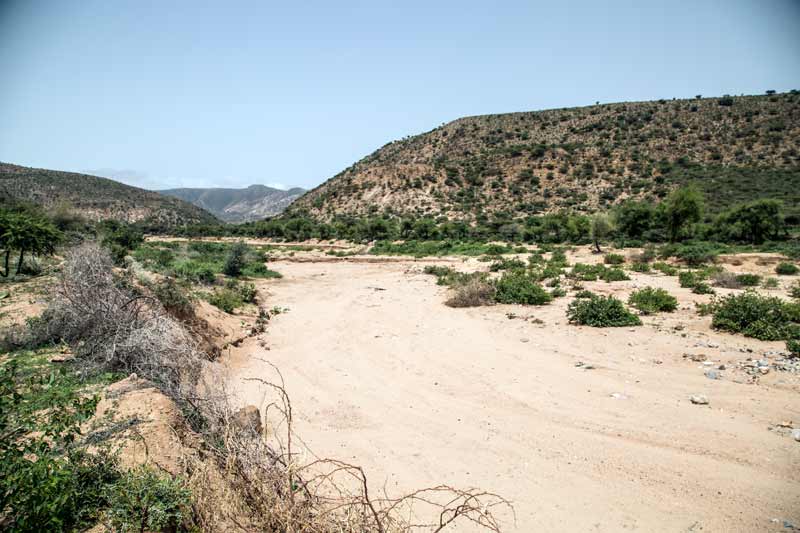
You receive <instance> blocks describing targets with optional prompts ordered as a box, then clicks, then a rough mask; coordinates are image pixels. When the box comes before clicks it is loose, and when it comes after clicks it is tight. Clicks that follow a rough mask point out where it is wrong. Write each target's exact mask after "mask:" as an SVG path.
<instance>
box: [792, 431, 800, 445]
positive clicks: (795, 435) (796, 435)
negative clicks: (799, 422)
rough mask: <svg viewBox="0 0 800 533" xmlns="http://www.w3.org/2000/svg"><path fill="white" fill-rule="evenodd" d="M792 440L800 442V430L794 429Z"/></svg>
mask: <svg viewBox="0 0 800 533" xmlns="http://www.w3.org/2000/svg"><path fill="white" fill-rule="evenodd" d="M792 438H793V439H794V440H796V441H797V442H800V428H794V429H793V430H792Z"/></svg>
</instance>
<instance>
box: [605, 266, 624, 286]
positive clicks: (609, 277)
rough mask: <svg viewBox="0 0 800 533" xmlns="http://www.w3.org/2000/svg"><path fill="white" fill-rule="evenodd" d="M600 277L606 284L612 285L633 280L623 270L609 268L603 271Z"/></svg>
mask: <svg viewBox="0 0 800 533" xmlns="http://www.w3.org/2000/svg"><path fill="white" fill-rule="evenodd" d="M600 277H601V278H602V280H603V281H605V282H606V283H611V282H612V281H626V280H629V279H631V278H629V277H628V275H627V274H626V273H625V271H624V270H622V269H621V268H607V269H605V270H603V272H602V274H601V275H600Z"/></svg>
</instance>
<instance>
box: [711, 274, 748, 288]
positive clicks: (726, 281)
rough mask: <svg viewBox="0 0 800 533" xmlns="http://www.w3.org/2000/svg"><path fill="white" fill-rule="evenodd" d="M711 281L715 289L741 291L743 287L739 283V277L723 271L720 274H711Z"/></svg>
mask: <svg viewBox="0 0 800 533" xmlns="http://www.w3.org/2000/svg"><path fill="white" fill-rule="evenodd" d="M711 279H712V280H713V281H714V286H715V287H722V288H724V289H741V288H742V287H743V285H742V283H741V282H740V281H739V277H738V276H737V275H736V274H734V273H733V272H728V271H724V270H723V271H722V272H717V273H715V274H713V275H712V276H711Z"/></svg>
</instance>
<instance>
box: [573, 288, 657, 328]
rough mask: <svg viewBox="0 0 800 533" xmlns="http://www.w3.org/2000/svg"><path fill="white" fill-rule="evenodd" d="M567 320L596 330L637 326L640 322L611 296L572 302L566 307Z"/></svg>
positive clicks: (593, 297) (592, 297) (593, 296)
mask: <svg viewBox="0 0 800 533" xmlns="http://www.w3.org/2000/svg"><path fill="white" fill-rule="evenodd" d="M567 318H568V319H569V321H570V322H572V323H574V324H580V325H584V326H592V327H596V328H605V327H623V326H639V325H641V323H642V321H641V320H640V319H639V317H637V316H636V315H634V314H633V313H631V312H630V311H628V309H626V308H625V304H623V303H622V302H621V301H619V300H618V299H616V298H614V297H613V296H597V295H592V296H591V297H589V298H588V299H587V298H581V299H576V300H573V301H572V302H571V303H570V304H569V306H568V307H567Z"/></svg>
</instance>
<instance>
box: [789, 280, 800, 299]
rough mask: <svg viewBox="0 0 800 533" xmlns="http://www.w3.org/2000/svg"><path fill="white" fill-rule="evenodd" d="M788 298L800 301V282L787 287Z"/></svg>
mask: <svg viewBox="0 0 800 533" xmlns="http://www.w3.org/2000/svg"><path fill="white" fill-rule="evenodd" d="M789 297H790V298H794V299H795V300H800V281H798V282H797V283H795V284H794V285H792V286H791V287H789Z"/></svg>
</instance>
